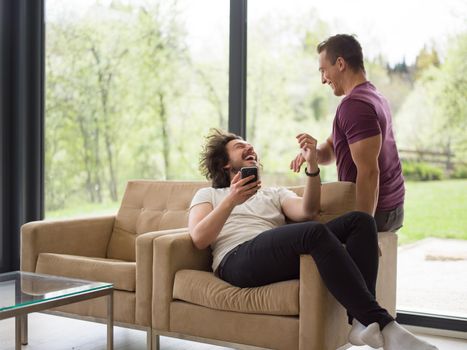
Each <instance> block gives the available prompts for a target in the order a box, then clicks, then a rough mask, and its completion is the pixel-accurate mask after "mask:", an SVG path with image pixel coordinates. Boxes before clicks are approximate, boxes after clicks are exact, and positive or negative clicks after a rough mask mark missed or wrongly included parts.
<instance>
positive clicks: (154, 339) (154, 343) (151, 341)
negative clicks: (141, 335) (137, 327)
mask: <svg viewBox="0 0 467 350" xmlns="http://www.w3.org/2000/svg"><path fill="white" fill-rule="evenodd" d="M146 344H147V345H146V348H147V350H159V334H156V333H155V332H154V331H153V330H152V328H151V327H149V328H148V330H147V331H146Z"/></svg>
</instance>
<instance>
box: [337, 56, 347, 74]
mask: <svg viewBox="0 0 467 350" xmlns="http://www.w3.org/2000/svg"><path fill="white" fill-rule="evenodd" d="M336 64H337V68H338V69H339V72H342V71H343V70H344V69H345V67H346V65H347V63H346V62H345V60H344V59H343V58H342V57H337V60H336Z"/></svg>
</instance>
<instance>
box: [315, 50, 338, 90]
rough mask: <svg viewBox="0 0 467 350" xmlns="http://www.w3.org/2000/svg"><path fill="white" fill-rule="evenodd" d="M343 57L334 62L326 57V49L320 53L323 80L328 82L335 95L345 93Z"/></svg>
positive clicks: (320, 68)
mask: <svg viewBox="0 0 467 350" xmlns="http://www.w3.org/2000/svg"><path fill="white" fill-rule="evenodd" d="M343 63H344V62H343V59H342V58H341V57H338V58H337V60H336V62H335V63H334V64H332V63H331V61H330V60H329V59H328V58H327V57H326V50H323V51H321V52H320V53H319V71H320V73H321V82H322V83H323V84H328V85H329V86H330V87H331V89H332V91H333V92H334V95H336V96H342V95H344V88H343V86H342V77H343Z"/></svg>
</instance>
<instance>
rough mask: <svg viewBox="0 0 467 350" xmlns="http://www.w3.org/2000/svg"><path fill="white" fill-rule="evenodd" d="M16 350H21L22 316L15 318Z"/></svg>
mask: <svg viewBox="0 0 467 350" xmlns="http://www.w3.org/2000/svg"><path fill="white" fill-rule="evenodd" d="M15 349H16V350H21V315H20V316H16V317H15Z"/></svg>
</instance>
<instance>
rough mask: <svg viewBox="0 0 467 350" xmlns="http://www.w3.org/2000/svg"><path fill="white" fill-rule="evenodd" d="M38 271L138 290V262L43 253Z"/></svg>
mask: <svg viewBox="0 0 467 350" xmlns="http://www.w3.org/2000/svg"><path fill="white" fill-rule="evenodd" d="M36 272H37V273H45V274H49V275H56V276H65V277H71V278H79V279H84V280H90V281H99V282H108V283H113V285H114V288H115V289H118V290H125V291H128V292H134V291H135V290H136V263H134V262H128V261H122V260H116V259H105V258H94V257H87V256H76V255H67V254H52V253H41V254H39V258H38V259H37V265H36Z"/></svg>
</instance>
